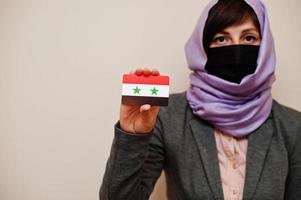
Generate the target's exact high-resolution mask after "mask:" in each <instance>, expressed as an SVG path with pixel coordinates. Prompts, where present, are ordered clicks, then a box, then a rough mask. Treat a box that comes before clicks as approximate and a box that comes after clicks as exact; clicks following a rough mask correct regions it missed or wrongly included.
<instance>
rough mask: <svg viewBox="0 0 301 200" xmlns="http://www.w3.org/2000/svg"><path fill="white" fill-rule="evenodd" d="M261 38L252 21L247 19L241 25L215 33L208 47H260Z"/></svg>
mask: <svg viewBox="0 0 301 200" xmlns="http://www.w3.org/2000/svg"><path fill="white" fill-rule="evenodd" d="M260 42H261V36H260V33H259V30H258V29H257V28H256V26H255V25H254V23H253V21H252V20H251V19H250V18H248V19H246V20H245V21H244V22H242V23H241V24H235V25H232V26H229V27H227V28H226V29H224V30H223V31H221V32H219V33H217V34H216V35H215V36H214V37H213V40H212V42H211V43H210V45H209V47H221V46H227V45H239V44H243V45H260Z"/></svg>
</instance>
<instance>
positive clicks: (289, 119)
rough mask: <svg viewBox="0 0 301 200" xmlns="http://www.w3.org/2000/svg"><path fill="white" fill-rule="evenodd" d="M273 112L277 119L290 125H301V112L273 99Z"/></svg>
mask: <svg viewBox="0 0 301 200" xmlns="http://www.w3.org/2000/svg"><path fill="white" fill-rule="evenodd" d="M272 113H273V117H274V118H275V120H277V121H279V122H282V123H285V124H288V125H290V126H301V112H300V111H297V110H296V109H293V108H290V107H288V106H285V105H283V104H281V103H279V102H277V101H276V100H273V107H272Z"/></svg>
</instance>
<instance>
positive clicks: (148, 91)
mask: <svg viewBox="0 0 301 200" xmlns="http://www.w3.org/2000/svg"><path fill="white" fill-rule="evenodd" d="M168 98H169V77H168V76H137V75H135V74H125V75H123V81H122V100H121V101H122V103H123V104H126V105H143V104H150V105H152V106H167V105H168Z"/></svg>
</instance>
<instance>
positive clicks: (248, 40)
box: [245, 36, 256, 42]
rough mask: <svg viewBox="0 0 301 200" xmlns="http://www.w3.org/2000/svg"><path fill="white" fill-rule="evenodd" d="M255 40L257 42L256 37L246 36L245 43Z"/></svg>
mask: <svg viewBox="0 0 301 200" xmlns="http://www.w3.org/2000/svg"><path fill="white" fill-rule="evenodd" d="M255 40H256V37H254V36H246V37H245V41H246V42H253V41H255Z"/></svg>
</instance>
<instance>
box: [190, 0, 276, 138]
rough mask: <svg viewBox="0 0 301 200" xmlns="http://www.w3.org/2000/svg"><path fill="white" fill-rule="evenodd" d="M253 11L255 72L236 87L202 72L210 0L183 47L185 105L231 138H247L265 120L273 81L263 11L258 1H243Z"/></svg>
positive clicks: (272, 56) (272, 59)
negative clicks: (256, 45) (257, 41)
mask: <svg viewBox="0 0 301 200" xmlns="http://www.w3.org/2000/svg"><path fill="white" fill-rule="evenodd" d="M245 1H246V3H248V4H249V5H250V6H251V7H252V8H253V10H254V11H255V13H256V15H257V18H258V20H259V23H260V27H261V35H262V38H261V44H260V50H259V56H258V59H257V68H256V71H255V73H253V74H250V75H248V76H246V77H245V78H244V79H243V80H242V81H241V83H240V84H236V83H232V82H228V81H226V80H223V79H220V78H218V77H216V76H213V75H210V74H208V73H207V72H206V70H205V64H206V62H207V55H206V53H205V50H204V48H203V44H202V41H203V29H204V26H205V23H206V19H207V17H208V12H209V10H210V9H211V8H212V7H213V6H214V5H215V4H216V3H217V0H213V1H211V2H210V3H209V4H208V5H207V7H206V8H205V9H204V11H203V13H202V14H201V16H200V18H199V20H198V23H197V26H196V28H195V30H194V31H193V33H192V35H191V37H190V38H189V40H188V41H187V43H186V45H185V53H186V58H187V63H188V66H189V68H190V69H191V70H192V71H193V72H192V73H191V75H190V87H189V89H188V91H187V100H188V103H189V105H190V107H191V109H192V111H193V113H194V114H195V115H197V116H198V117H200V118H202V119H204V120H206V121H208V122H210V123H211V124H212V125H214V126H215V128H218V129H220V130H221V131H223V132H224V133H226V134H229V135H232V136H234V137H242V136H246V135H249V134H250V133H252V132H253V131H254V130H255V129H257V128H258V127H260V126H261V125H262V124H263V123H264V121H265V120H266V119H267V118H268V116H269V114H270V112H271V108H272V102H273V100H272V95H271V86H272V84H273V82H274V81H275V64H276V56H275V47H274V41H273V36H272V33H271V30H270V25H269V19H268V16H267V10H266V7H265V5H264V4H263V2H262V1H261V0H245Z"/></svg>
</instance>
